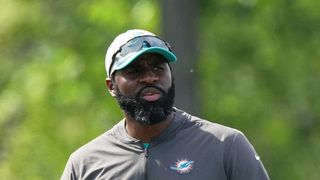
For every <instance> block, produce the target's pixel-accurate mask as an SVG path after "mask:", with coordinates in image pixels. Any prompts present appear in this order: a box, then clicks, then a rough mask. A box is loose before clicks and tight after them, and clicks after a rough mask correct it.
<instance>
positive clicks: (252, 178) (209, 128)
mask: <svg viewBox="0 0 320 180" xmlns="http://www.w3.org/2000/svg"><path fill="white" fill-rule="evenodd" d="M179 161H180V162H181V163H180V164H179V163H178V162H179ZM183 162H184V163H183ZM61 179H62V180H71V179H81V180H82V179H83V180H84V179H87V180H89V179H121V180H124V179H130V180H131V179H132V180H135V179H137V180H143V179H149V180H157V179H159V180H160V179H161V180H163V179H167V180H171V179H172V180H173V179H174V180H179V179H184V180H188V179H192V180H195V179H197V180H207V179H208V180H268V179H269V177H268V175H267V173H266V171H265V169H264V167H263V165H262V162H261V161H260V158H259V157H258V156H257V154H256V152H255V150H254V148H253V146H252V145H251V144H250V143H249V141H248V140H247V139H246V137H245V136H244V135H243V134H242V133H241V132H240V131H238V130H235V129H232V128H229V127H225V126H222V125H219V124H216V123H211V122H209V121H206V120H202V119H200V118H197V117H194V116H191V115H189V114H187V113H185V112H182V111H180V110H177V111H176V112H175V118H174V120H173V121H172V123H171V124H170V126H169V127H168V128H167V129H166V130H165V131H164V132H163V133H162V134H161V135H160V136H158V137H157V138H154V139H153V140H152V141H151V143H150V146H149V148H148V149H144V148H143V143H142V142H141V141H139V140H137V139H134V138H132V137H130V136H129V135H128V134H127V132H126V130H125V128H124V120H122V121H121V122H119V123H118V124H117V125H115V126H114V127H113V128H112V129H111V130H109V131H107V132H106V133H104V134H102V135H101V136H99V137H97V138H96V139H94V140H93V141H91V142H90V143H88V144H86V145H84V146H83V147H81V148H79V149H78V150H77V151H75V152H74V153H72V155H71V156H70V158H69V160H68V163H67V165H66V167H65V170H64V172H63V175H62V177H61Z"/></svg>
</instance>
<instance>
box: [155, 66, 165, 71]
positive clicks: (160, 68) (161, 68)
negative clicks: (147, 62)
mask: <svg viewBox="0 0 320 180" xmlns="http://www.w3.org/2000/svg"><path fill="white" fill-rule="evenodd" d="M163 70H164V68H163V67H160V66H155V67H153V71H155V72H162V71H163Z"/></svg>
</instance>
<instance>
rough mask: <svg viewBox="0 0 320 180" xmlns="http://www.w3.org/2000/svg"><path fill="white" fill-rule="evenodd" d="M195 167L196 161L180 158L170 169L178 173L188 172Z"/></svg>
mask: <svg viewBox="0 0 320 180" xmlns="http://www.w3.org/2000/svg"><path fill="white" fill-rule="evenodd" d="M193 167H194V161H190V160H188V159H183V160H178V161H177V162H176V163H175V164H174V165H172V166H170V169H171V170H173V171H176V172H177V173H178V174H187V173H189V172H191V171H192V169H193Z"/></svg>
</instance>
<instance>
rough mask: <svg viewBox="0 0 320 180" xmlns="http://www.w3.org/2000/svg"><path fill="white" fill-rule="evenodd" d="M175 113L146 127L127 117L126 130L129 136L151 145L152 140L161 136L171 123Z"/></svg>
mask: <svg viewBox="0 0 320 180" xmlns="http://www.w3.org/2000/svg"><path fill="white" fill-rule="evenodd" d="M173 117H174V113H173V112H172V113H170V114H169V115H168V116H167V117H166V119H165V120H164V121H162V122H160V123H157V124H153V125H144V124H142V123H140V122H138V121H136V120H135V119H132V118H131V117H128V116H127V115H125V121H126V130H127V132H128V134H129V135H130V136H132V137H134V138H136V139H139V140H141V141H142V142H144V143H149V142H150V141H151V139H152V138H154V137H156V136H158V135H160V134H161V133H162V132H163V130H165V129H166V128H167V127H168V126H169V125H170V123H171V121H172V119H173Z"/></svg>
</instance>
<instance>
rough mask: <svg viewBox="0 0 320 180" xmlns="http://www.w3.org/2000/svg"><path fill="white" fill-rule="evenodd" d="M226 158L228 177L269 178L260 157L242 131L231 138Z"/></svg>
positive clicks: (237, 178) (246, 179) (235, 179)
mask: <svg viewBox="0 0 320 180" xmlns="http://www.w3.org/2000/svg"><path fill="white" fill-rule="evenodd" d="M227 159H228V168H227V169H228V173H227V175H228V179H230V180H269V176H268V174H267V172H266V170H265V168H264V166H263V164H262V162H261V159H260V157H259V156H258V154H257V153H256V151H255V150H254V148H253V146H252V145H251V143H250V142H249V141H248V139H247V138H246V137H245V136H244V135H243V134H242V133H238V134H237V135H236V136H235V137H234V138H233V142H232V144H231V146H230V149H229V153H228V157H227Z"/></svg>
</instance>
